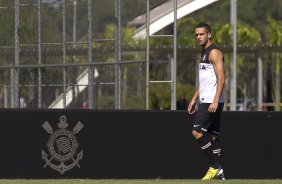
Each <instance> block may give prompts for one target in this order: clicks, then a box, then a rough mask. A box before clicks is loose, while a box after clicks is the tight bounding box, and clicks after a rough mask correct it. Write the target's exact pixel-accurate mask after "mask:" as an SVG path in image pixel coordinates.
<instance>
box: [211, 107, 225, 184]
mask: <svg viewBox="0 0 282 184" xmlns="http://www.w3.org/2000/svg"><path fill="white" fill-rule="evenodd" d="M223 105H224V104H223V103H220V104H219V105H218V109H217V111H216V112H215V113H211V116H210V121H211V123H212V124H211V126H210V127H209V129H208V132H209V133H210V139H211V150H212V153H213V158H212V163H211V164H210V167H212V168H214V169H218V173H217V175H216V176H215V177H216V178H218V179H225V178H224V174H223V169H222V160H221V158H222V157H221V155H222V153H221V149H222V148H221V143H220V139H219V136H220V123H221V112H222V109H223Z"/></svg>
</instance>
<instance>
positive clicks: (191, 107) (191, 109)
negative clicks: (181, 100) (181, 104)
mask: <svg viewBox="0 0 282 184" xmlns="http://www.w3.org/2000/svg"><path fill="white" fill-rule="evenodd" d="M198 98H199V88H198V89H197V91H196V92H195V94H194V96H193V98H192V99H191V101H190V103H189V105H188V108H187V111H188V113H189V114H193V113H194V112H195V106H196V103H197V100H198Z"/></svg>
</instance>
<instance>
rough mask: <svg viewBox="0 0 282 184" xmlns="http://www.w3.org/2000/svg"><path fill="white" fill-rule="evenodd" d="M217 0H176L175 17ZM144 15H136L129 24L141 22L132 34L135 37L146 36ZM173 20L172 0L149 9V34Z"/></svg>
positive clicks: (143, 37) (141, 37) (178, 17)
mask: <svg viewBox="0 0 282 184" xmlns="http://www.w3.org/2000/svg"><path fill="white" fill-rule="evenodd" d="M216 1H218V0H177V19H180V18H182V17H184V16H186V15H188V14H190V13H192V12H194V11H196V10H199V9H201V8H203V7H205V6H207V5H210V4H212V3H214V2H216ZM145 19H146V15H145V14H143V15H140V16H138V17H136V18H135V19H134V20H133V21H131V22H130V24H143V25H142V26H141V27H139V28H138V29H137V31H136V33H135V35H134V38H136V39H145V38H146V25H145V21H146V20H145ZM173 22H174V0H168V1H167V2H165V3H163V4H161V5H160V6H158V7H156V8H154V9H152V10H151V11H150V28H149V31H150V32H149V34H150V35H153V34H155V33H156V32H158V31H159V30H161V29H163V28H164V27H166V26H168V25H170V24H171V23H173Z"/></svg>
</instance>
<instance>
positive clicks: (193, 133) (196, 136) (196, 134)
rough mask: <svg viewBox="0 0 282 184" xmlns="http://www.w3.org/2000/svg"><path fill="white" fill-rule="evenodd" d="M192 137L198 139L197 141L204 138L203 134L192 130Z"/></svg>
mask: <svg viewBox="0 0 282 184" xmlns="http://www.w3.org/2000/svg"><path fill="white" fill-rule="evenodd" d="M192 135H193V136H194V137H195V138H196V139H199V138H201V137H202V136H203V133H202V132H198V131H196V130H192Z"/></svg>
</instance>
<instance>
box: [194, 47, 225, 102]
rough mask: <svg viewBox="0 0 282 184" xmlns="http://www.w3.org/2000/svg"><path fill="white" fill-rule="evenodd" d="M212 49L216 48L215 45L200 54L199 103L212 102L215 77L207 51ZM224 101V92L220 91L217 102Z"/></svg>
mask: <svg viewBox="0 0 282 184" xmlns="http://www.w3.org/2000/svg"><path fill="white" fill-rule="evenodd" d="M212 49H218V48H217V47H216V46H215V45H213V44H212V45H211V46H209V47H208V48H206V49H205V50H204V52H203V54H202V56H201V61H200V64H199V101H200V103H212V102H213V99H214V96H215V93H216V88H217V79H216V75H215V72H214V68H213V65H212V64H211V63H210V62H209V59H208V58H209V53H210V51H211V50H212ZM223 102H224V92H222V94H221V96H220V99H219V103H223Z"/></svg>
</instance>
